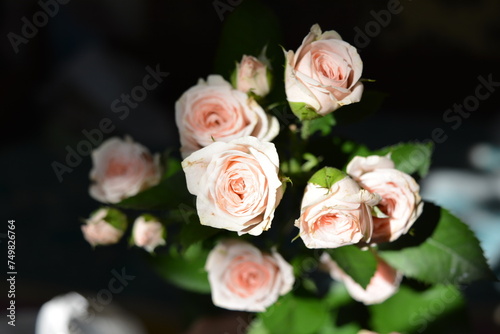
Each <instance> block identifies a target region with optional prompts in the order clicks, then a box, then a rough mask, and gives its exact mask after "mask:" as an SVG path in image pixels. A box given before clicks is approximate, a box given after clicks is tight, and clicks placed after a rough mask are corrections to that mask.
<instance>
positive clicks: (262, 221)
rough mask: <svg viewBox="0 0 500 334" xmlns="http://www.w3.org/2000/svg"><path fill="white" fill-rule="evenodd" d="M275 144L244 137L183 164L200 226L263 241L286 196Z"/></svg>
mask: <svg viewBox="0 0 500 334" xmlns="http://www.w3.org/2000/svg"><path fill="white" fill-rule="evenodd" d="M278 166H279V158H278V153H277V152H276V148H275V146H274V144H273V143H267V142H262V141H260V140H259V139H257V138H255V137H244V138H240V139H236V140H233V141H231V142H229V143H225V142H214V143H212V144H210V145H209V146H207V147H205V148H203V149H201V150H199V151H196V152H194V153H193V154H191V155H190V156H189V157H187V158H186V159H184V161H182V168H183V169H184V173H185V175H186V182H187V187H188V190H189V192H190V193H191V194H193V195H196V210H197V212H198V216H199V218H200V223H201V224H202V225H207V226H212V227H216V228H222V229H226V230H229V231H237V232H238V234H240V235H241V234H245V233H249V234H251V235H260V234H261V233H262V232H263V231H266V230H267V229H269V228H270V226H271V222H272V220H273V217H274V211H275V209H276V207H277V206H278V204H279V202H280V200H281V197H282V196H283V184H282V182H281V180H280V178H279V176H278V171H279V167H278Z"/></svg>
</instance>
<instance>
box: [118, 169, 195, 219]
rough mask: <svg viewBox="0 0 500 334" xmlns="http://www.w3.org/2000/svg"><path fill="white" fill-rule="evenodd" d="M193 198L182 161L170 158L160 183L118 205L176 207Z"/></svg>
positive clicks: (152, 208) (125, 207)
mask: <svg viewBox="0 0 500 334" xmlns="http://www.w3.org/2000/svg"><path fill="white" fill-rule="evenodd" d="M191 199H192V196H191V194H189V192H188V191H187V186H186V179H185V176H184V172H183V171H182V168H181V167H180V161H178V160H175V159H169V160H168V168H167V169H166V171H165V173H164V175H163V177H162V180H161V182H160V183H159V184H158V185H156V186H154V187H151V188H149V189H146V190H144V191H142V192H140V193H138V194H137V195H135V196H132V197H129V198H126V199H124V200H123V201H121V202H120V203H118V204H116V206H118V207H120V208H124V209H135V210H158V209H176V208H177V207H178V206H179V205H181V204H182V203H189V202H190V201H191Z"/></svg>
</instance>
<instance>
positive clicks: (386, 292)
mask: <svg viewBox="0 0 500 334" xmlns="http://www.w3.org/2000/svg"><path fill="white" fill-rule="evenodd" d="M320 262H321V264H322V266H323V267H324V268H325V269H327V270H328V271H329V273H330V276H331V277H332V278H333V279H335V280H337V281H340V282H343V283H344V284H345V287H346V289H347V291H348V292H349V294H350V295H351V297H352V298H353V299H355V300H357V301H359V302H362V303H364V304H365V305H372V304H378V303H382V302H383V301H385V300H386V299H388V298H389V297H391V296H392V295H394V294H395V293H396V292H397V291H398V290H399V285H400V283H401V280H402V278H403V275H402V274H401V273H400V272H398V271H397V270H396V269H394V268H392V267H391V266H389V265H388V264H387V263H386V262H384V261H383V260H382V259H380V258H378V257H377V269H376V271H375V274H374V275H373V277H372V278H371V280H370V283H368V286H367V287H366V289H363V288H362V287H361V285H359V284H358V283H356V282H355V281H354V280H353V279H352V278H351V277H350V276H349V275H347V274H346V273H345V272H344V271H343V270H342V269H341V268H340V267H339V266H338V265H337V263H336V262H335V261H333V260H332V259H331V257H330V256H329V255H328V254H327V253H323V254H322V255H321V258H320Z"/></svg>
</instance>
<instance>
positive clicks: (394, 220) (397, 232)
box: [346, 155, 424, 243]
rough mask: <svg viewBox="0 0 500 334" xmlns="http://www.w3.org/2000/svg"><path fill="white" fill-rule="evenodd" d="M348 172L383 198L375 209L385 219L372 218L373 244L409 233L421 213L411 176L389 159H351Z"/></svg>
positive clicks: (419, 201) (417, 187)
mask: <svg viewBox="0 0 500 334" xmlns="http://www.w3.org/2000/svg"><path fill="white" fill-rule="evenodd" d="M346 170H347V173H348V174H349V175H351V176H353V177H354V178H355V179H356V180H357V181H358V183H359V184H360V185H361V186H362V187H363V188H364V189H366V190H368V191H370V192H372V193H377V194H378V195H380V197H382V200H381V201H380V203H379V205H378V207H379V208H380V210H381V211H382V212H383V213H384V214H385V215H386V216H388V217H387V218H377V217H373V235H372V242H373V243H381V242H387V241H394V240H396V239H398V238H399V237H400V236H401V235H403V234H405V233H407V232H408V230H409V229H410V227H411V226H412V225H413V223H414V222H415V221H416V220H417V218H418V217H419V216H420V214H421V213H422V210H423V204H424V203H423V201H422V199H421V197H420V194H419V191H420V187H419V185H418V183H417V182H416V181H415V179H414V178H412V177H411V176H410V175H408V174H406V173H404V172H401V171H399V170H397V169H395V168H394V162H393V161H392V160H391V159H390V158H389V157H381V156H376V155H374V156H369V157H359V156H356V157H354V158H353V159H352V160H351V162H350V163H349V164H348V165H347V169H346Z"/></svg>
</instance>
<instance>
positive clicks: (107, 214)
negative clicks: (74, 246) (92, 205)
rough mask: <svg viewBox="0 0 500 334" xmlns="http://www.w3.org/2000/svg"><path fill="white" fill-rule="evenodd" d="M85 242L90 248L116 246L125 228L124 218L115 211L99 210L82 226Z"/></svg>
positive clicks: (125, 220) (108, 209) (125, 219)
mask: <svg viewBox="0 0 500 334" xmlns="http://www.w3.org/2000/svg"><path fill="white" fill-rule="evenodd" d="M81 228H82V233H83V237H84V238H85V240H87V241H88V243H89V244H91V245H92V246H98V245H112V244H116V243H117V242H118V241H120V239H121V238H122V236H123V234H124V233H125V230H126V228H127V218H126V216H125V215H124V214H123V213H121V212H120V211H118V210H116V209H111V208H101V209H99V210H97V211H95V212H93V213H92V215H91V216H90V218H89V219H87V220H85V225H82V227H81Z"/></svg>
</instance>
